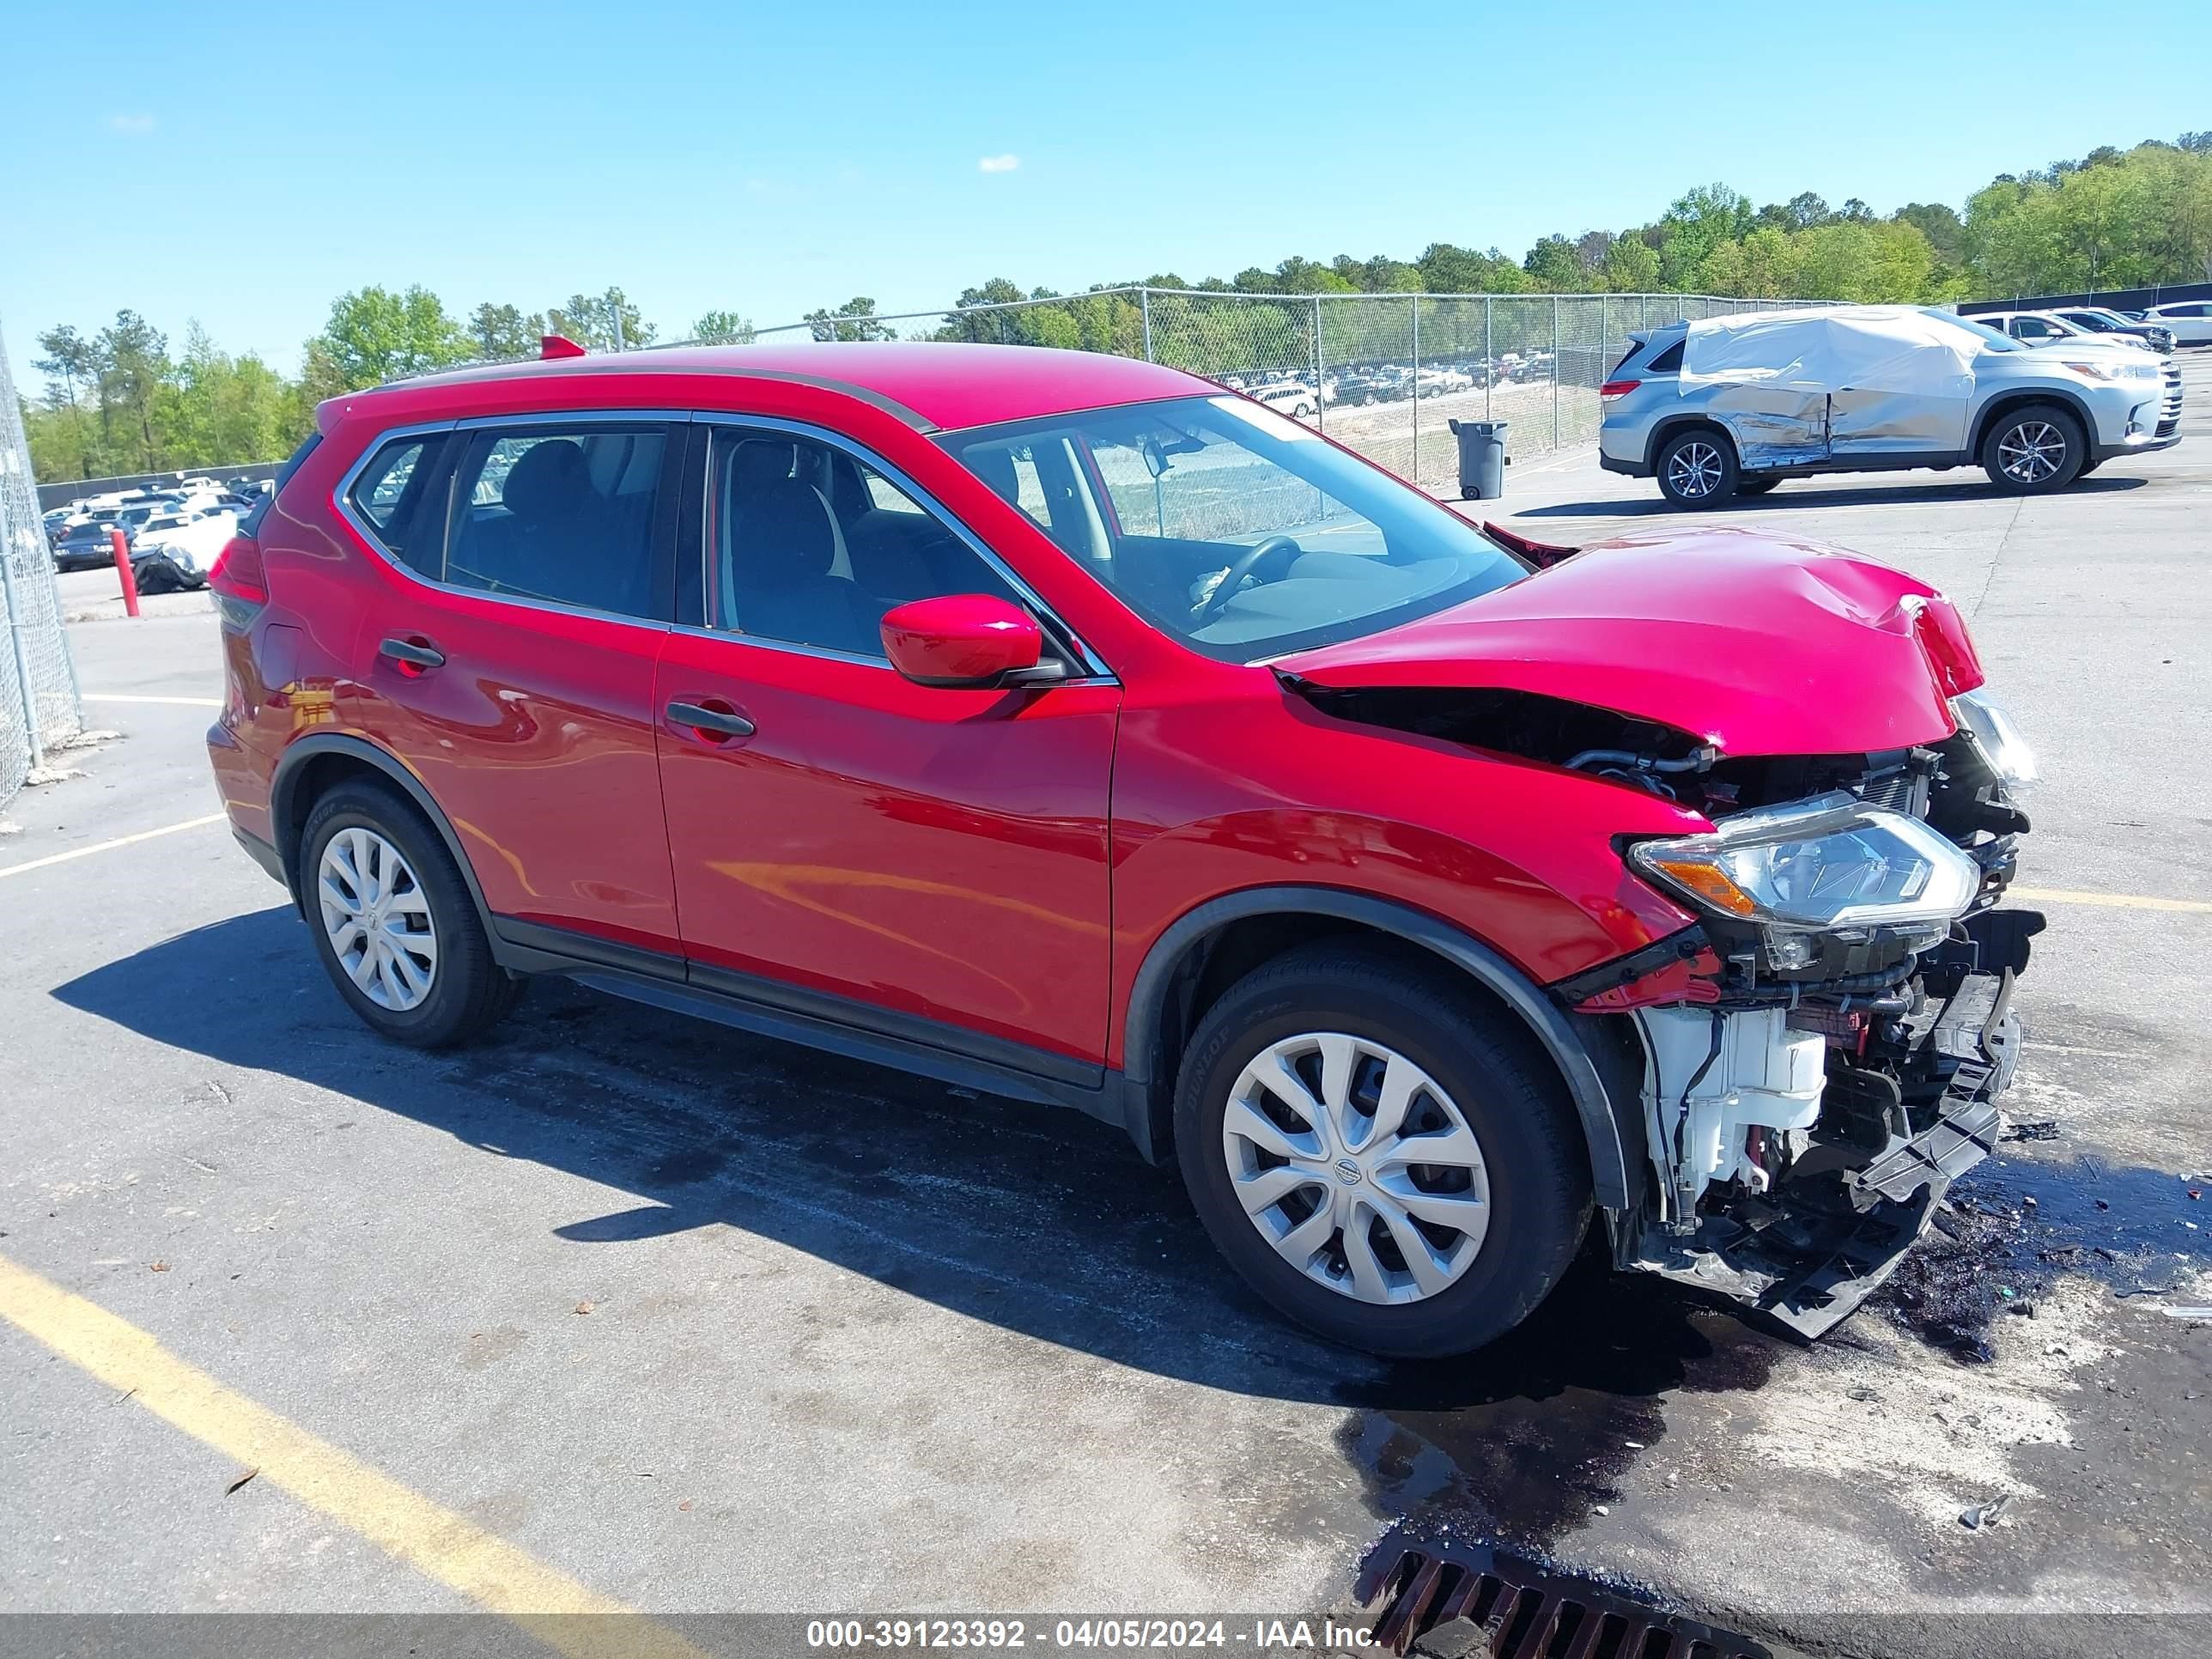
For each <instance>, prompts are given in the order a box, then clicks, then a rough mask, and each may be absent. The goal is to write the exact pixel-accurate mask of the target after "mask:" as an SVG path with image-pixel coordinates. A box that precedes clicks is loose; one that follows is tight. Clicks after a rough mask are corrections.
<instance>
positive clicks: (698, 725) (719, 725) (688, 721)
mask: <svg viewBox="0 0 2212 1659" xmlns="http://www.w3.org/2000/svg"><path fill="white" fill-rule="evenodd" d="M668 718H669V719H670V720H673V721H674V722H675V723H676V724H677V725H678V726H689V727H690V729H691V730H692V731H694V732H716V733H719V734H720V736H722V737H725V738H750V736H752V734H753V732H754V730H755V728H754V726H753V723H752V722H751V721H750V720H747V719H746V718H745V717H744V715H743V714H739V713H738V711H737V710H736V709H734V708H708V706H707V705H706V704H704V703H696V702H671V703H670V704H669V705H668Z"/></svg>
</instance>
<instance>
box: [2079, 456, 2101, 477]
mask: <svg viewBox="0 0 2212 1659" xmlns="http://www.w3.org/2000/svg"><path fill="white" fill-rule="evenodd" d="M2102 465H2104V463H2103V462H2102V461H2095V460H2090V461H2084V462H2082V463H2081V471H2079V472H2076V473H2075V475H2074V476H2075V477H2076V478H2077V479H2078V478H2086V477H2088V476H2089V475H2090V474H2091V473H2092V472H2094V471H2096V470H2097V469H2098V468H2099V467H2100V466H2102Z"/></svg>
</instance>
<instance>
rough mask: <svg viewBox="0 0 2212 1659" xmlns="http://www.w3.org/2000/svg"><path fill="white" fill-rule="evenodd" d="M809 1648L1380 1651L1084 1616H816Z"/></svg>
mask: <svg viewBox="0 0 2212 1659" xmlns="http://www.w3.org/2000/svg"><path fill="white" fill-rule="evenodd" d="M806 1644H807V1646H808V1647H810V1648H814V1649H818V1650H824V1651H827V1652H833V1653H835V1652H850V1653H857V1652H866V1651H870V1650H873V1651H878V1652H881V1651H886V1650H890V1651H896V1650H903V1649H909V1648H913V1649H957V1648H966V1649H971V1650H972V1649H982V1650H1016V1649H1019V1650H1029V1651H1037V1652H1044V1653H1055V1652H1057V1653H1087V1652H1092V1651H1096V1650H1102V1649H1106V1650H1116V1651H1121V1652H1136V1653H1143V1652H1178V1651H1186V1650H1198V1649H1206V1648H1213V1649H1231V1648H1241V1649H1243V1650H1245V1651H1247V1652H1252V1653H1273V1652H1284V1651H1288V1652H1296V1653H1300V1654H1306V1653H1311V1652H1313V1651H1315V1650H1316V1649H1319V1650H1325V1651H1344V1652H1361V1651H1365V1650H1370V1649H1372V1648H1373V1647H1374V1646H1375V1638H1374V1632H1372V1631H1370V1630H1369V1629H1367V1628H1365V1627H1364V1626H1356V1625H1343V1624H1339V1623H1337V1622H1336V1621H1335V1620H1333V1619H1268V1618H1254V1619H1249V1620H1234V1621H1232V1620H1228V1619H1202V1618H1201V1619H1148V1618H1143V1617H1137V1616H1128V1617H1121V1618H1083V1619H1057V1620H1042V1619H1040V1620H1027V1619H957V1618H950V1617H947V1618H906V1619H868V1618H852V1619H816V1620H809V1621H808V1622H807V1626H806Z"/></svg>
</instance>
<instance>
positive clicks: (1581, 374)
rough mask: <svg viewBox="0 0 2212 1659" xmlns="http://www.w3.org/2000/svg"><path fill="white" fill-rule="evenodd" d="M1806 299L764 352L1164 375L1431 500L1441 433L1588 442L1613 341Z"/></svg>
mask: <svg viewBox="0 0 2212 1659" xmlns="http://www.w3.org/2000/svg"><path fill="white" fill-rule="evenodd" d="M1806 303H1809V302H1808V301H1793V300H1735V299H1726V298H1721V297H1717V296H1714V295H1702V294H1311V295H1305V294H1301V295H1280V294H1230V293H1220V292H1215V291H1212V290H1200V289H1158V288H1118V289H1098V290H1097V291H1095V292H1092V293H1089V294H1075V295H1066V296H1063V297H1061V298H1058V299H1051V300H1020V301H1010V302H1007V303H1005V304H997V305H981V306H969V307H962V308H960V309H957V310H954V311H950V312H943V311H930V312H910V313H902V314H899V315H895V316H872V315H871V316H848V315H838V314H817V316H815V317H814V318H812V319H809V320H808V321H805V322H803V323H792V324H786V325H782V326H780V327H775V328H764V329H760V330H758V331H756V334H755V337H756V338H757V339H759V340H763V341H773V340H784V339H810V338H811V339H816V340H889V339H908V340H968V341H980V342H983V343H994V344H1003V345H1042V346H1060V347H1065V348H1068V349H1075V350H1080V351H1109V352H1114V353H1116V354H1118V355H1120V356H1127V357H1142V358H1144V359H1146V361H1147V362H1159V363H1167V364H1170V365H1171V366H1172V367H1174V368H1184V369H1188V370H1190V371H1191V372H1192V373H1193V374H1201V375H1204V376H1205V377H1206V378H1207V379H1209V380H1218V381H1220V382H1221V383H1222V384H1224V385H1225V386H1232V387H1234V388H1236V389H1237V390H1238V391H1240V392H1249V393H1250V394H1251V395H1253V396H1255V397H1257V398H1261V400H1262V401H1264V402H1266V403H1267V404H1270V405H1271V406H1273V408H1275V409H1278V410H1280V411H1281V412H1282V413H1284V414H1285V415H1290V416H1293V417H1294V418H1297V419H1299V420H1304V421H1307V422H1310V423H1311V424H1312V425H1314V426H1316V427H1318V428H1321V429H1322V431H1324V432H1326V433H1328V435H1329V436H1331V437H1333V438H1334V439H1336V440H1337V441H1339V442H1340V443H1343V444H1345V445H1346V446H1348V447H1351V448H1352V449H1356V450H1358V452H1359V453H1361V454H1363V455H1365V456H1366V457H1367V458H1368V459H1370V460H1373V461H1375V462H1376V463H1378V464H1379V465H1383V466H1386V467H1388V468H1389V470H1390V471H1393V472H1395V473H1397V474H1399V475H1400V476H1401V477H1406V478H1410V479H1412V480H1413V482H1415V483H1419V484H1422V485H1424V486H1426V487H1429V488H1431V489H1443V488H1448V487H1449V486H1450V485H1451V484H1452V483H1454V481H1455V479H1456V478H1457V477H1458V469H1459V451H1458V444H1457V441H1456V439H1455V437H1454V436H1453V435H1452V430H1451V422H1453V421H1455V420H1460V421H1504V422H1509V431H1508V445H1509V448H1510V453H1514V454H1516V455H1522V456H1527V455H1535V454H1541V453H1545V452H1547V451H1551V450H1556V449H1561V448H1565V447H1569V446H1571V445H1575V444H1581V443H1589V442H1591V441H1595V438H1596V437H1597V428H1598V417H1599V405H1598V395H1597V394H1598V388H1599V387H1600V386H1602V385H1604V383H1605V379H1606V374H1607V370H1609V369H1610V368H1612V367H1613V364H1615V363H1616V362H1620V359H1621V358H1622V356H1625V355H1626V353H1627V350H1628V346H1629V336H1630V335H1631V334H1633V333H1641V332H1644V331H1648V330H1650V329H1653V328H1657V327H1660V326H1662V325H1665V324H1668V323H1672V322H1677V321H1682V320H1689V321H1696V320H1699V319H1703V318H1706V317H1717V316H1724V315H1729V314H1732V313H1738V312H1745V311H1768V310H1774V309H1777V308H1779V307H1785V306H1794V305H1801V304H1806Z"/></svg>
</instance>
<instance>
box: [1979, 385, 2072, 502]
mask: <svg viewBox="0 0 2212 1659" xmlns="http://www.w3.org/2000/svg"><path fill="white" fill-rule="evenodd" d="M2088 458H2089V456H2088V446H2087V444H2086V443H2085V442H2084V441H2082V436H2081V422H2080V421H2078V420H2077V419H2075V416H2074V415H2073V413H2072V412H2071V411H2070V410H2064V409H2061V408H2060V407H2059V406H2058V405H2057V404H2028V405H2027V407H2026V408H2024V409H2016V410H2011V411H2010V412H2009V413H2007V414H2004V415H2002V416H1998V417H1997V419H1996V421H1995V422H1993V423H1992V424H1991V425H1990V429H1989V432H1988V434H1987V435H1985V436H1984V438H1983V440H1982V470H1983V471H1985V472H1987V473H1988V474H1989V475H1990V483H1993V484H1995V485H1996V487H1997V488H1998V489H2002V490H2006V491H2008V492H2009V493H2011V494H2013V495H2047V494H2049V493H2050V492H2051V491H2052V490H2055V489H2065V488H2066V486H2067V485H2068V484H2070V483H2073V482H2074V480H2075V479H2076V478H2077V477H2081V466H2082V463H2083V462H2085V461H2087V459H2088Z"/></svg>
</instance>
